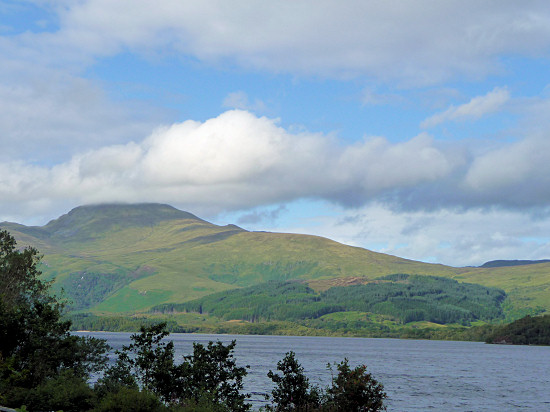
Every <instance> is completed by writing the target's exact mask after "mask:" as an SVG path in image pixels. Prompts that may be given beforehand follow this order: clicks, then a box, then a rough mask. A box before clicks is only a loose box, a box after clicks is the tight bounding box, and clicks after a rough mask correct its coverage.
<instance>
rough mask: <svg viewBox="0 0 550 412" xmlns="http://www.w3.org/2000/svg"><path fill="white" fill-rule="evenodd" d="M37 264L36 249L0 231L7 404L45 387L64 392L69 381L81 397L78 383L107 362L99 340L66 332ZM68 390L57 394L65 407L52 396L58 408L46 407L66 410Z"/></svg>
mask: <svg viewBox="0 0 550 412" xmlns="http://www.w3.org/2000/svg"><path fill="white" fill-rule="evenodd" d="M39 262H40V256H39V254H38V251H37V250H36V249H34V248H26V249H24V250H18V249H17V244H16V241H15V239H14V238H13V236H11V235H10V234H9V233H8V232H7V231H4V230H2V231H0V403H2V404H4V405H8V406H15V407H18V406H21V405H24V404H26V405H30V404H31V402H33V404H35V403H36V399H37V398H38V395H37V394H38V393H42V392H44V391H45V392H48V390H45V389H44V388H50V389H51V388H54V389H55V388H58V389H59V390H61V389H63V390H66V389H67V388H68V387H69V386H71V385H72V386H73V389H74V390H73V391H72V393H74V395H75V396H76V397H77V398H79V399H80V398H82V396H83V393H84V392H87V391H82V390H80V389H82V385H81V384H82V383H85V382H86V381H87V379H88V377H89V375H90V373H92V372H96V371H99V370H100V369H102V368H103V366H104V365H105V362H106V360H107V358H106V356H105V352H106V350H107V348H108V346H107V345H106V344H105V342H104V341H103V340H99V339H94V338H81V337H77V336H73V335H71V334H70V333H69V328H70V322H68V321H64V320H63V319H62V310H63V305H62V304H61V303H60V302H59V301H58V300H57V299H56V297H55V296H53V295H52V294H50V292H49V286H50V285H49V284H48V283H47V282H44V281H43V280H42V279H41V278H40V276H41V272H40V270H39V269H38V264H39ZM59 379H62V380H63V382H64V383H63V384H59V382H60V381H59ZM41 388H42V389H44V390H43V391H42V392H41V390H42V389H41ZM79 388H80V389H79ZM69 392H70V391H69V390H68V389H67V395H66V396H65V397H61V398H59V399H65V401H63V402H66V403H65V405H68V406H63V402H61V401H60V400H56V401H55V402H54V403H55V405H60V406H59V407H58V406H55V407H53V406H52V407H51V408H50V409H61V408H63V409H65V410H71V408H72V406H71V405H72V404H73V403H74V402H72V401H71V400H70V399H69V398H70V394H69ZM87 393H88V394H89V395H90V393H89V392H87ZM52 396H53V395H52ZM90 396H91V395H90ZM51 398H52V399H54V398H55V396H54V397H51ZM52 402H53V401H52ZM75 402H76V401H75ZM79 402H81V401H78V402H77V403H79ZM80 404H81V403H80ZM48 407H49V406H47V405H46V406H44V405H38V406H36V408H39V409H47V408H48ZM36 408H35V409H36Z"/></svg>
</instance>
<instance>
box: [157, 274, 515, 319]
mask: <svg viewBox="0 0 550 412" xmlns="http://www.w3.org/2000/svg"><path fill="white" fill-rule="evenodd" d="M505 297H506V294H505V293H504V291H502V290H500V289H496V288H489V287H485V286H481V285H476V284H468V283H459V282H457V281H456V280H453V279H448V278H442V277H435V276H417V275H408V274H394V275H388V276H385V277H382V278H379V279H377V280H376V281H375V282H371V283H367V284H363V285H352V286H337V287H332V288H330V289H328V290H326V291H323V292H320V293H316V292H315V291H314V290H313V289H311V288H310V287H308V286H307V285H306V284H305V283H301V282H297V281H288V282H278V281H272V282H267V283H263V284H260V285H256V286H250V287H246V288H241V289H235V290H230V291H227V292H220V293H215V294H212V295H208V296H205V297H203V298H200V299H195V300H192V301H189V302H185V303H179V304H163V305H158V306H156V307H154V308H153V309H152V312H160V313H174V312H196V313H208V314H211V315H214V316H217V317H219V318H222V319H225V320H231V319H241V320H246V321H249V322H260V321H273V320H278V321H303V320H307V319H309V320H315V319H319V318H321V317H323V316H324V315H328V314H332V313H338V312H369V313H373V314H379V315H388V316H391V317H392V318H394V319H397V320H399V321H400V322H401V323H403V324H406V323H409V322H416V321H429V322H433V323H438V324H450V323H458V324H462V325H469V324H470V322H472V321H476V320H485V321H491V320H496V319H502V318H503V311H502V307H501V304H502V302H503V300H504V298H505Z"/></svg>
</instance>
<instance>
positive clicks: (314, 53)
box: [0, 0, 550, 266]
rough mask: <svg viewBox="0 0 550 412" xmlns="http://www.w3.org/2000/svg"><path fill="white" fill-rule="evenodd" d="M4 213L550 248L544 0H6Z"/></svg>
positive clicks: (448, 257) (454, 255)
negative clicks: (89, 210)
mask: <svg viewBox="0 0 550 412" xmlns="http://www.w3.org/2000/svg"><path fill="white" fill-rule="evenodd" d="M0 56H1V57H0V221H2V220H8V221H16V222H20V223H24V224H34V225H42V224H45V223H46V222H47V221H49V220H50V219H53V218H56V217H58V216H59V215H61V214H63V213H66V212H67V211H69V210H70V209H71V208H73V207H76V206H78V205H81V204H90V203H100V202H163V203H169V204H172V205H173V206H175V207H178V208H180V209H184V210H188V211H190V212H192V213H195V214H197V215H199V216H201V217H203V218H206V219H209V220H211V221H213V222H216V223H220V224H226V223H237V224H239V225H241V226H242V227H244V228H246V229H250V230H269V231H285V232H298V233H308V234H316V235H321V236H326V237H329V238H331V239H334V240H337V241H340V242H344V243H347V244H352V245H356V246H361V247H365V248H368V249H372V250H375V251H379V252H384V253H390V254H395V255H399V256H403V257H407V258H411V259H417V260H424V261H430V262H441V263H445V264H450V265H457V266H462V265H477V264H481V263H483V262H485V261H488V260H492V259H542V258H548V257H549V256H550V236H549V233H550V206H549V205H550V141H549V138H550V133H549V131H550V87H549V85H550V70H549V69H550V60H549V58H550V5H549V4H548V3H547V2H545V1H532V2H529V3H521V4H520V3H519V2H516V1H487V2H475V1H446V2H433V1H427V0H419V1H415V2H400V3H397V2H395V3H394V2H388V1H340V2H335V1H325V0H321V1H313V0H307V1H301V2H293V1H270V2H255V1H244V0H242V1H235V2H224V1H214V0H204V1H201V2H196V1H185V0H183V1H180V0H178V1H176V0H163V1H158V2H155V3H154V4H153V3H151V2H149V1H145V0H131V1H130V0H120V1H116V2H113V1H108V0H79V1H76V0H74V1H73V0H58V1H48V0H35V1H7V0H0Z"/></svg>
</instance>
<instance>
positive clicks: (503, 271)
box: [454, 263, 550, 317]
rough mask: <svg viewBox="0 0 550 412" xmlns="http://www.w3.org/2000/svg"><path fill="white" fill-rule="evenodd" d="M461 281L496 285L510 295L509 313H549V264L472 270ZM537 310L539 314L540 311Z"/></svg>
mask: <svg viewBox="0 0 550 412" xmlns="http://www.w3.org/2000/svg"><path fill="white" fill-rule="evenodd" d="M454 278H455V279H456V280H458V281H464V282H470V283H478V284H480V285H483V286H494V287H498V288H501V289H503V290H504V291H505V292H506V293H507V294H508V301H507V304H508V305H510V307H509V308H508V312H513V313H515V314H516V316H513V317H520V316H521V315H522V314H529V313H532V311H531V309H537V308H539V310H538V311H540V310H542V309H544V310H545V311H550V263H539V264H532V265H524V266H509V267H496V268H470V270H468V271H467V272H464V273H461V274H458V275H457V276H454ZM538 311H537V312H538Z"/></svg>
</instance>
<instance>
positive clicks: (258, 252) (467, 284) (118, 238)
mask: <svg viewBox="0 0 550 412" xmlns="http://www.w3.org/2000/svg"><path fill="white" fill-rule="evenodd" d="M0 229H5V230H8V231H9V232H10V233H11V234H12V235H13V236H15V238H16V239H17V241H18V244H19V246H25V245H31V246H33V247H35V248H37V249H38V250H39V251H40V252H41V253H42V254H43V259H42V264H41V270H42V272H43V276H44V277H45V278H46V279H48V280H50V279H51V280H53V281H54V288H55V289H57V290H61V289H63V291H64V295H65V296H66V298H67V300H68V301H69V306H68V308H69V309H70V311H72V313H73V314H76V315H77V317H78V316H80V317H81V318H82V317H85V316H90V317H94V318H97V317H98V316H101V317H104V318H108V317H113V316H115V315H116V316H117V317H121V316H122V315H123V316H124V317H126V318H128V315H134V316H135V315H136V314H137V315H139V316H141V317H150V318H155V317H159V316H160V317H167V316H170V317H171V318H172V320H173V322H174V324H177V325H180V326H185V325H195V326H194V327H195V328H196V330H202V331H205V330H210V331H226V329H224V328H227V327H229V326H228V325H230V327H231V328H237V327H242V328H244V329H243V331H244V332H250V331H252V330H251V329H250V328H251V326H250V324H253V323H258V322H262V321H264V322H268V323H269V322H271V324H272V325H273V324H275V325H277V326H276V329H277V330H278V332H281V333H284V332H285V330H284V328H290V329H293V330H292V331H290V330H288V331H287V332H288V333H291V332H293V333H309V332H308V331H311V330H319V329H324V328H325V327H326V326H327V325H335V324H337V323H338V322H340V326H341V327H343V328H344V329H342V330H344V331H345V330H347V331H348V332H354V331H355V332H357V331H358V330H360V329H361V328H363V329H365V328H366V329H365V330H366V332H365V333H364V334H363V335H365V334H367V335H368V334H374V335H376V330H377V331H378V332H380V333H381V334H383V332H384V330H385V329H384V328H389V330H391V329H392V328H393V327H394V326H395V327H402V326H403V325H409V326H415V327H418V328H422V327H429V326H431V325H434V324H439V325H446V324H456V325H464V326H470V325H477V324H484V323H492V322H501V321H503V320H513V319H517V318H519V317H522V316H524V315H526V314H537V313H541V312H544V311H548V310H549V309H550V263H548V262H541V263H537V264H526V265H514V266H502V267H486V268H472V267H467V268H455V267H449V266H444V265H439V264H428V263H423V262H417V261H412V260H407V259H402V258H399V257H395V256H391V255H386V254H382V253H376V252H372V251H369V250H366V249H362V248H358V247H351V246H347V245H343V244H340V243H337V242H334V241H332V240H329V239H325V238H321V237H317V236H309V235H298V234H283V233H267V232H250V231H246V230H244V229H242V228H240V227H238V226H235V225H226V226H217V225H214V224H211V223H209V222H207V221H205V220H202V219H200V218H199V217H197V216H195V215H193V214H191V213H188V212H184V211H181V210H178V209H175V208H173V207H171V206H169V205H162V204H133V205H123V204H109V205H94V206H81V207H77V208H75V209H73V210H71V211H70V212H69V213H67V214H66V215H63V216H61V217H59V218H58V219H55V220H52V221H51V222H49V223H48V224H46V225H45V226H41V227H36V226H32V227H29V226H24V225H20V224H17V223H8V222H4V223H1V224H0ZM253 297H256V298H257V299H253ZM472 299H474V300H472ZM222 302H223V303H222ZM266 305H267V306H269V308H268V309H266ZM298 308H301V309H302V312H303V313H299V311H298ZM342 325H344V326H342ZM354 325H355V326H354ZM365 325H370V326H365ZM372 325H377V328H378V329H376V328H375V329H376V330H372ZM247 328H248V329H247ZM281 328H282V329H281ZM369 328H371V329H369ZM193 330H195V329H193ZM234 330H235V329H231V331H234ZM334 330H335V331H336V332H335V333H341V331H340V332H338V330H339V329H334ZM237 331H239V330H237ZM252 332H254V331H252ZM367 332H368V333H367ZM359 335H361V333H359Z"/></svg>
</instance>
